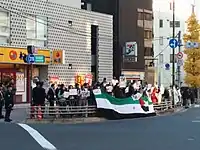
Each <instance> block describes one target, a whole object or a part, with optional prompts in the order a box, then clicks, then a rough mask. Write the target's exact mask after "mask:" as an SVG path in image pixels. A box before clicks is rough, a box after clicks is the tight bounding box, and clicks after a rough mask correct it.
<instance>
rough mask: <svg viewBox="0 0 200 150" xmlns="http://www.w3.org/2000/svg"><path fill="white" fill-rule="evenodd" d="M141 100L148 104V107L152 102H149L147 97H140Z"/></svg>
mask: <svg viewBox="0 0 200 150" xmlns="http://www.w3.org/2000/svg"><path fill="white" fill-rule="evenodd" d="M141 99H142V100H143V101H145V102H148V104H149V105H151V104H153V103H152V101H150V100H149V98H148V97H147V96H142V97H141Z"/></svg>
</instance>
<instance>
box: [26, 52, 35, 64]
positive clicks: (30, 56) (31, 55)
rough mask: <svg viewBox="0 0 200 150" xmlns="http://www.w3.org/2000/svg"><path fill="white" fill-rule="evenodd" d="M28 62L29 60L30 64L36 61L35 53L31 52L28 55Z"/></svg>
mask: <svg viewBox="0 0 200 150" xmlns="http://www.w3.org/2000/svg"><path fill="white" fill-rule="evenodd" d="M27 62H28V63H29V64H32V63H34V62H35V56H34V55H33V54H29V55H28V56H27Z"/></svg>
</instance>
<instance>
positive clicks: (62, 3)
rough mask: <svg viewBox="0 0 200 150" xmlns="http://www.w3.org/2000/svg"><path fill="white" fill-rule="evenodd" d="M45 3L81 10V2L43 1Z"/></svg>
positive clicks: (70, 0) (67, 0) (79, 0)
mask: <svg viewBox="0 0 200 150" xmlns="http://www.w3.org/2000/svg"><path fill="white" fill-rule="evenodd" d="M43 1H47V2H53V3H57V4H61V5H67V6H69V7H75V8H79V9H80V8H81V0H43Z"/></svg>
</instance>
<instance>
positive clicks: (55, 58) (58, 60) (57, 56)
mask: <svg viewBox="0 0 200 150" xmlns="http://www.w3.org/2000/svg"><path fill="white" fill-rule="evenodd" d="M52 64H64V51H63V50H53V51H52Z"/></svg>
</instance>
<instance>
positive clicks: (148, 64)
mask: <svg viewBox="0 0 200 150" xmlns="http://www.w3.org/2000/svg"><path fill="white" fill-rule="evenodd" d="M82 9H88V10H92V11H96V12H102V13H106V14H111V15H113V19H114V22H113V23H114V28H113V35H114V43H113V48H114V51H113V57H114V59H113V62H114V68H113V69H114V76H116V77H119V76H120V75H124V76H127V78H129V79H133V80H134V79H136V80H147V81H148V82H150V83H153V82H154V81H153V80H154V77H153V75H154V71H152V67H153V60H152V59H153V48H152V39H153V33H152V28H153V14H152V0H109V1H108V0H82ZM134 43H135V44H136V45H135V44H134ZM131 45H132V46H131ZM128 46H131V48H132V49H131V48H130V49H129V48H128ZM131 50H133V51H132V53H129V52H128V51H131ZM145 73H146V78H145Z"/></svg>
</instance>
